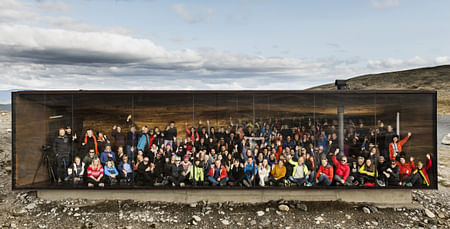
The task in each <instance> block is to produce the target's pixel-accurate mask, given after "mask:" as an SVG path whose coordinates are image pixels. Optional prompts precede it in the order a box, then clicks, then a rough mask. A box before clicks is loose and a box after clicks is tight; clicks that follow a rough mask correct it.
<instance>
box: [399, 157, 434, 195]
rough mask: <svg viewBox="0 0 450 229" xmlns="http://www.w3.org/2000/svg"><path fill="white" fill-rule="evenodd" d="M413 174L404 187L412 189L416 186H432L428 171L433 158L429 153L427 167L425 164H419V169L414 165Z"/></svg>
mask: <svg viewBox="0 0 450 229" xmlns="http://www.w3.org/2000/svg"><path fill="white" fill-rule="evenodd" d="M412 167H413V168H412V169H413V172H412V173H411V175H409V176H408V177H407V178H406V179H405V180H404V182H403V186H406V187H412V186H415V185H426V186H427V187H428V186H430V179H429V178H428V173H427V171H428V170H429V169H430V168H431V156H430V154H429V153H427V165H426V166H425V167H424V166H423V162H421V161H419V162H417V167H416V166H415V165H414V164H412Z"/></svg>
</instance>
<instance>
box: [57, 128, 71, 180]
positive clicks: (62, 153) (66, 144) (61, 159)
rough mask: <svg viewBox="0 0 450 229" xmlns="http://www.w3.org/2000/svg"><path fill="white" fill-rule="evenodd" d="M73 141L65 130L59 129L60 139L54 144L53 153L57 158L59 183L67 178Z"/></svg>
mask: <svg viewBox="0 0 450 229" xmlns="http://www.w3.org/2000/svg"><path fill="white" fill-rule="evenodd" d="M70 146H71V139H69V137H67V136H66V131H65V130H64V128H61V129H59V133H58V137H56V139H55V141H54V142H53V153H54V154H55V157H56V175H57V178H58V183H61V182H62V181H63V179H64V178H65V177H67V174H66V173H67V168H68V167H69V163H71V161H70Z"/></svg>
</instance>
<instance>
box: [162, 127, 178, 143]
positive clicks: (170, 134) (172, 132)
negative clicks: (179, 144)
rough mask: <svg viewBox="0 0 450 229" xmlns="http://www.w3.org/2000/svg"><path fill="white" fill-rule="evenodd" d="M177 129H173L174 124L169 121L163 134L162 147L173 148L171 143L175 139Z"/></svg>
mask: <svg viewBox="0 0 450 229" xmlns="http://www.w3.org/2000/svg"><path fill="white" fill-rule="evenodd" d="M177 133H178V132H177V128H176V127H175V122H174V121H170V123H169V125H168V126H167V127H166V131H165V133H164V145H165V146H166V145H167V144H169V145H170V147H173V143H174V141H175V139H176V137H177Z"/></svg>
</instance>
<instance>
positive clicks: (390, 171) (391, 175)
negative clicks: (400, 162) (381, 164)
mask: <svg viewBox="0 0 450 229" xmlns="http://www.w3.org/2000/svg"><path fill="white" fill-rule="evenodd" d="M383 175H384V176H385V177H386V186H399V184H400V168H399V167H398V166H397V162H396V161H391V162H390V166H389V167H388V168H387V169H386V170H384V171H383Z"/></svg>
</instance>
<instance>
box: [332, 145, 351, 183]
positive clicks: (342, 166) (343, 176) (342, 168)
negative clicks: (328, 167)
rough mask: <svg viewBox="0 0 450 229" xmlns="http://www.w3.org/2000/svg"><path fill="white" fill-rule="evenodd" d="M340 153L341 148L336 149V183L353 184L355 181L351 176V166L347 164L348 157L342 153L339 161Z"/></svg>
mask: <svg viewBox="0 0 450 229" xmlns="http://www.w3.org/2000/svg"><path fill="white" fill-rule="evenodd" d="M338 154H339V148H337V149H336V151H335V155H334V156H333V158H332V160H333V163H334V166H335V167H336V171H335V175H334V178H333V179H334V181H335V182H336V185H351V184H352V182H353V177H350V166H348V164H347V157H346V156H345V155H342V156H341V158H340V160H339V161H338V160H337V159H336V157H337V155H338Z"/></svg>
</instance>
